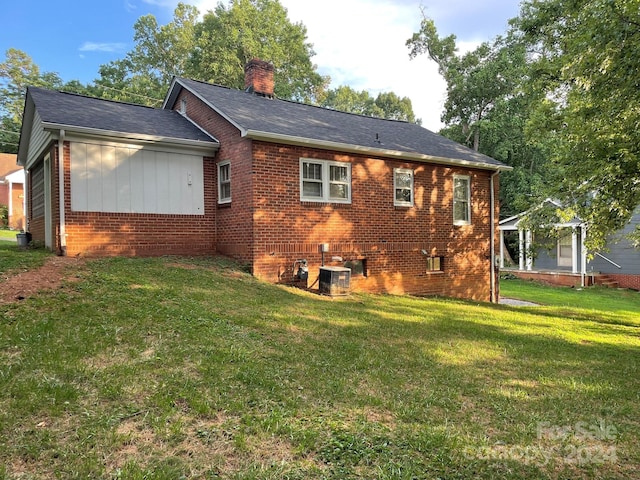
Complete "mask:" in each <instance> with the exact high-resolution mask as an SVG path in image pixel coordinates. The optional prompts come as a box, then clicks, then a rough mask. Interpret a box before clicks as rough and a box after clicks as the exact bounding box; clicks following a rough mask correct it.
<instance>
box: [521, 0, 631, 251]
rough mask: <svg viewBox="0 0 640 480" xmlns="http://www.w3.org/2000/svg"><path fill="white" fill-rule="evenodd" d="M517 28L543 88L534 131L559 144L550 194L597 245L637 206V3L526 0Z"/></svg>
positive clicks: (624, 0)
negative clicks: (531, 54) (577, 217)
mask: <svg viewBox="0 0 640 480" xmlns="http://www.w3.org/2000/svg"><path fill="white" fill-rule="evenodd" d="M514 27H515V28H517V29H519V30H520V31H521V32H522V34H523V38H524V39H525V41H526V42H527V44H528V46H529V48H530V49H531V50H532V51H533V52H534V53H535V56H534V57H533V60H532V62H531V65H532V72H533V73H534V75H533V76H532V81H533V82H536V83H537V85H538V88H540V89H542V90H543V91H544V92H545V100H544V102H540V104H539V105H538V106H537V108H535V110H534V112H533V113H532V118H535V119H537V121H536V122H533V123H532V125H531V128H530V130H531V132H532V134H536V135H539V136H541V137H542V136H544V137H546V138H547V139H550V142H552V143H553V144H554V149H553V151H552V155H551V161H552V162H553V164H552V168H553V171H554V172H556V173H557V177H556V178H555V181H553V182H550V184H549V186H550V188H549V194H550V195H553V196H554V197H556V198H558V199H560V200H562V201H563V202H564V204H565V205H568V206H570V208H571V210H572V211H573V212H574V213H577V214H578V215H580V216H581V217H582V218H583V219H584V220H586V221H587V222H588V223H589V231H590V234H589V245H588V246H589V247H591V248H592V249H599V248H601V247H602V246H603V245H604V243H605V238H606V236H607V234H609V233H612V232H614V231H616V230H618V229H619V228H621V227H622V226H624V225H625V224H626V223H627V222H628V220H629V219H630V217H631V215H632V214H633V211H634V210H635V209H636V208H637V207H638V205H640V132H639V129H638V125H640V100H639V97H638V91H639V88H640V81H639V77H638V71H640V56H639V55H638V52H639V51H640V2H639V1H638V0H596V1H586V0H573V1H571V2H567V1H563V0H546V1H540V0H528V1H525V2H524V3H523V5H522V12H521V14H520V16H519V17H518V18H517V19H516V20H515V21H514Z"/></svg>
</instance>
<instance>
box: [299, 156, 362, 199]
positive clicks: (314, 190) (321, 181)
mask: <svg viewBox="0 0 640 480" xmlns="http://www.w3.org/2000/svg"><path fill="white" fill-rule="evenodd" d="M300 200H302V201H305V202H330V203H351V164H350V163H344V162H331V161H328V160H313V159H310V158H301V159H300Z"/></svg>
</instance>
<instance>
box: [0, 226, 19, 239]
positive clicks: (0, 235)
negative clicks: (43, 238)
mask: <svg viewBox="0 0 640 480" xmlns="http://www.w3.org/2000/svg"><path fill="white" fill-rule="evenodd" d="M17 233H18V232H16V231H15V230H5V229H2V228H0V242H1V241H3V240H4V241H13V242H15V241H16V234H17Z"/></svg>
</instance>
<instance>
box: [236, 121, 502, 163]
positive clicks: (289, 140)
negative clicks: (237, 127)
mask: <svg viewBox="0 0 640 480" xmlns="http://www.w3.org/2000/svg"><path fill="white" fill-rule="evenodd" d="M242 136H243V137H247V138H251V139H253V140H262V141H265V142H271V143H284V144H287V145H296V146H308V147H315V148H321V149H324V150H337V151H340V152H350V153H364V154H370V155H376V156H381V157H392V158H401V159H406V160H414V161H418V162H425V163H437V164H441V165H454V166H462V167H469V168H478V169H482V170H495V171H508V170H513V167H510V166H508V165H492V164H490V163H483V162H471V161H468V160H460V159H455V158H444V157H435V156H432V155H425V154H420V153H411V152H400V151H398V150H388V149H384V148H372V147H363V146H361V145H350V144H347V143H340V142H330V141H326V140H315V139H312V138H305V137H296V136H292V135H282V134H276V133H269V132H261V131H257V130H246V131H244V132H243V133H242Z"/></svg>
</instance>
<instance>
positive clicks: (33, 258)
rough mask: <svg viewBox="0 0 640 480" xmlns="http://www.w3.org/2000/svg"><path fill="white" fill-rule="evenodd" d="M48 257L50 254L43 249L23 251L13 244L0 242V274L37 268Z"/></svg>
mask: <svg viewBox="0 0 640 480" xmlns="http://www.w3.org/2000/svg"><path fill="white" fill-rule="evenodd" d="M49 255H51V253H49V252H48V251H47V250H45V249H43V248H40V249H31V250H25V249H21V248H19V247H18V246H17V244H16V243H15V242H14V243H9V242H0V274H2V273H5V272H7V271H14V272H20V271H24V270H28V269H33V268H37V267H39V266H41V265H42V264H43V263H44V261H45V259H46V258H47V257H48V256H49Z"/></svg>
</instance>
